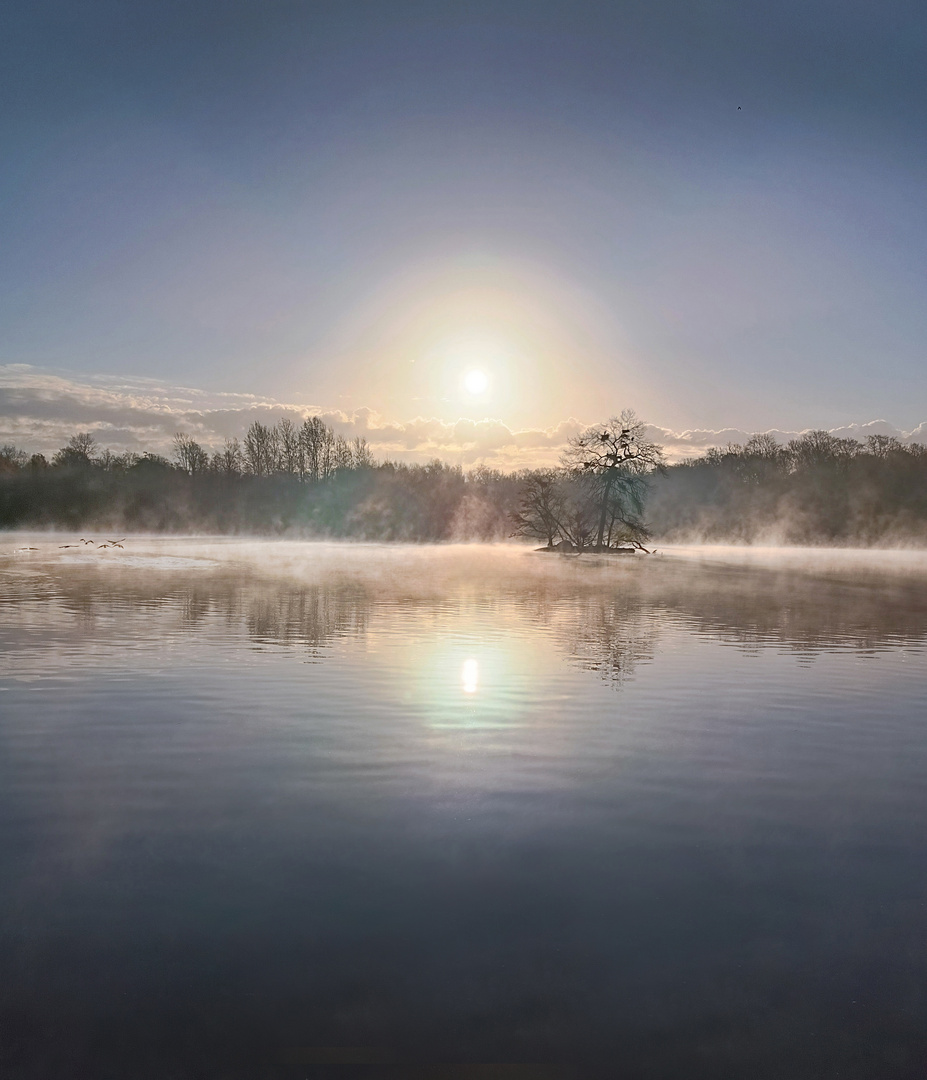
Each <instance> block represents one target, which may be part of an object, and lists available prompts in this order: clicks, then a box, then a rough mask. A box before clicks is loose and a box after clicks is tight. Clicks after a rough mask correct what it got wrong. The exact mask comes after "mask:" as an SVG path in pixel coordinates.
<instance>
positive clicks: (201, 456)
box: [174, 431, 209, 476]
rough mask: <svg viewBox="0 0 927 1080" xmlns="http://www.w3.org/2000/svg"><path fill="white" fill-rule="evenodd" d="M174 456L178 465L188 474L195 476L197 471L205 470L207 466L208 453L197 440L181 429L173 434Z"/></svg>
mask: <svg viewBox="0 0 927 1080" xmlns="http://www.w3.org/2000/svg"><path fill="white" fill-rule="evenodd" d="M174 458H175V459H176V461H177V465H178V467H179V468H181V469H182V470H183V471H184V472H185V473H187V475H188V476H196V474H197V473H201V472H205V471H206V469H207V468H208V467H209V454H207V453H206V451H205V450H204V449H203V448H202V446H200V444H199V443H198V442H196V441H195V440H194V439H191V438H190V436H189V435H185V434H184V433H183V432H182V431H178V432H177V433H176V434H175V435H174Z"/></svg>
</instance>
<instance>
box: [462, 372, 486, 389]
mask: <svg viewBox="0 0 927 1080" xmlns="http://www.w3.org/2000/svg"><path fill="white" fill-rule="evenodd" d="M464 386H465V387H466V389H467V392H468V393H470V394H483V393H485V392H486V389H487V388H488V386H489V377H488V376H487V374H486V372H485V371H479V370H478V369H477V368H474V369H473V370H471V371H468V372H467V374H466V375H464Z"/></svg>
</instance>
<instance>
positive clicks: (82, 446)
mask: <svg viewBox="0 0 927 1080" xmlns="http://www.w3.org/2000/svg"><path fill="white" fill-rule="evenodd" d="M96 452H97V441H96V439H95V438H94V437H93V436H92V435H91V434H90V432H89V431H79V432H78V433H77V434H76V435H72V436H71V438H70V439H68V444H67V446H62V447H61V449H60V450H59V451H58V452H57V453H56V454H55V456H54V457H53V458H52V465H57V466H58V467H59V468H68V467H70V468H74V467H77V468H87V466H89V465H92V464H93V459H94V456H95V454H96Z"/></svg>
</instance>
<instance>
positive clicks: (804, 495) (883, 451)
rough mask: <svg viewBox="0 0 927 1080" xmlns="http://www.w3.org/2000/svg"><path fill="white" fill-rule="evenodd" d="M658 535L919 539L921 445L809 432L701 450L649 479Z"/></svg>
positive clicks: (925, 450)
mask: <svg viewBox="0 0 927 1080" xmlns="http://www.w3.org/2000/svg"><path fill="white" fill-rule="evenodd" d="M648 516H649V520H650V523H651V527H652V529H653V531H654V533H655V535H657V536H659V537H660V538H661V539H662V540H663V541H664V542H666V543H672V542H674V541H675V542H692V541H699V542H701V541H704V542H707V543H712V542H735V543H762V542H770V543H785V544H837V545H850V544H859V545H862V546H868V545H877V544H893V543H901V544H917V545H922V544H924V543H925V541H927V447H924V446H922V445H920V444H918V443H913V444H909V445H905V444H903V443H901V442H900V441H899V440H898V439H895V438H891V437H889V436H885V435H871V436H869V438H868V439H867V440H866V442H865V443H861V442H859V441H858V440H856V439H839V438H836V437H835V436H833V435H831V434H830V433H829V432H827V431H811V432H808V433H806V434H804V435H802V436H801V437H800V438H798V439H793V440H791V441H790V442H789V443H788V444H786V445H785V446H783V445H781V444H780V443H778V442H777V441H776V440H775V439H773V438H772V437H771V436H769V435H755V436H753V438H751V439H750V440H749V441H748V442H747V443H745V444H743V445H739V444H732V445H729V446H727V447H726V448H724V449H712V450H709V451H708V452H707V453H706V454H705V455H704V456H702V457H699V458H694V459H691V460H689V461H685V462H682V463H680V464H677V465H673V466H672V467H670V468H668V469H667V470H666V471H665V473H664V474H663V475H661V476H656V477H654V478H653V481H652V483H651V490H650V498H649V501H648Z"/></svg>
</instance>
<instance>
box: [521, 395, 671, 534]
mask: <svg viewBox="0 0 927 1080" xmlns="http://www.w3.org/2000/svg"><path fill="white" fill-rule="evenodd" d="M645 433H646V428H645V426H644V424H643V422H642V421H640V420H638V419H637V417H636V416H635V414H634V413H633V412H632V411H631V410H630V409H626V410H625V411H624V412H622V413H621V414H620V415H619V416H613V417H612V418H611V419H610V420H608V421H607V422H606V423H604V424H599V425H596V426H594V427H590V428H587V429H586V430H585V431H583V432H582V433H581V434H579V435H576V436H574V437H573V438H572V439H571V440H570V442H569V444H568V445H567V447H566V449H565V450H564V452H563V454H562V455H561V458H560V462H561V466H562V467H561V468H560V469H559V470H555V471H547V472H544V471H538V472H533V473H529V474H528V475H527V476H526V477H525V482H524V486H523V488H522V497H521V504H520V506H519V508H518V510H517V511H516V513H515V514H514V521H515V526H516V529H515V531H516V534H518V535H521V536H536V537H538V538H541V539H546V540H547V547H548V550H554V548H555V547H557V546H558V545H557V544H556V543H555V541H557V540H559V541H560V544H561V545H563V546H564V547H565V548H566V549H568V550H578V551H585V550H588V549H594V550H596V551H608V550H621V549H627V547H628V546H630V547H632V548H640V549H643V544H644V541H645V540H647V539H648V538H649V536H650V531H649V529H648V528H647V526H646V525H645V524H644V522H643V520H642V518H641V515H642V514H643V510H644V498H645V495H646V493H647V483H648V476H649V475H650V474H651V473H653V472H655V471H659V472H662V471H664V469H665V464H664V460H663V449H662V447H660V446H657V444H656V443H652V442H649V441H648V440H647V439H645V437H644V436H645ZM644 550H645V549H644Z"/></svg>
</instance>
